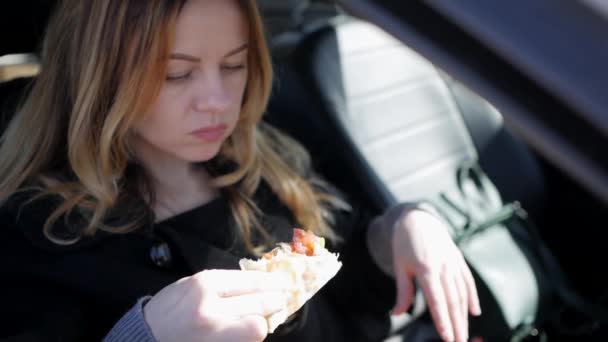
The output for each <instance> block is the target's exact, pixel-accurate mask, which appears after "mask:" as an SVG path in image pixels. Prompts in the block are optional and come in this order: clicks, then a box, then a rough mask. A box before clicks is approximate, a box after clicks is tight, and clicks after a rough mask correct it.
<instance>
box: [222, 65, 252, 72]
mask: <svg viewBox="0 0 608 342" xmlns="http://www.w3.org/2000/svg"><path fill="white" fill-rule="evenodd" d="M245 68H247V66H246V65H245V64H234V65H224V66H223V67H222V69H223V70H225V71H239V70H244V69H245Z"/></svg>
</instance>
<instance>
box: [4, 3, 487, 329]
mask: <svg viewBox="0 0 608 342" xmlns="http://www.w3.org/2000/svg"><path fill="white" fill-rule="evenodd" d="M269 60H270V59H269V56H268V50H267V47H266V43H265V41H264V37H263V28H262V24H261V19H260V17H259V14H258V12H257V9H256V5H255V1H253V0H247V1H246V0H242V1H237V0H182V1H177V0H174V1H168V0H166V1H148V0H90V1H80V0H64V1H63V2H62V3H61V4H60V6H59V8H58V9H57V12H56V14H55V16H54V18H53V19H52V20H51V23H50V25H49V28H48V30H47V36H46V39H45V43H44V47H43V58H42V68H41V73H40V74H39V75H38V76H37V78H36V80H35V82H34V83H33V85H32V89H31V91H30V93H29V95H28V97H27V99H26V100H25V101H24V103H23V106H22V108H21V109H20V110H19V112H18V113H17V115H16V116H15V118H14V119H13V120H12V121H11V123H10V125H9V127H8V129H7V131H6V132H5V134H4V136H3V140H2V145H1V147H0V201H1V203H2V210H1V211H0V215H1V216H0V224H1V226H2V230H1V233H0V234H1V238H2V241H3V242H4V247H5V248H3V249H2V252H1V253H2V254H1V256H2V258H1V259H0V260H2V261H1V262H0V265H1V267H2V272H3V277H2V278H3V282H2V289H3V291H2V293H3V294H2V296H3V297H2V299H3V301H2V302H3V304H4V305H3V309H2V311H3V316H5V317H2V318H3V328H2V330H3V331H2V336H19V337H21V338H24V339H28V338H29V339H30V340H36V339H43V340H53V339H55V340H62V341H67V340H91V339H100V338H103V337H104V336H105V339H106V340H108V341H118V340H125V341H154V340H158V341H200V340H203V341H216V340H217V341H234V340H238V341H260V340H263V339H265V338H267V339H268V340H277V341H279V340H289V341H294V340H295V341H309V340H335V341H341V340H378V339H380V338H382V337H383V334H385V333H386V328H387V324H388V321H387V318H388V312H389V309H390V308H391V306H393V313H401V312H404V311H405V310H407V308H408V306H409V305H410V301H411V298H412V296H413V292H414V285H413V280H414V278H416V279H417V281H418V282H419V284H420V286H421V287H422V289H423V291H424V293H425V296H426V298H427V301H428V303H429V307H430V309H431V313H432V315H433V318H434V321H435V324H436V326H437V327H438V329H439V332H440V333H441V335H442V337H443V338H444V339H445V340H465V339H466V338H467V336H466V334H467V321H466V320H467V317H468V312H471V313H472V314H479V313H480V311H479V304H478V300H477V295H476V292H475V285H474V282H473V280H472V277H471V275H470V272H469V270H468V268H467V266H466V264H465V263H464V261H463V258H462V255H461V254H460V253H459V252H458V250H457V248H456V247H455V246H454V245H453V243H452V242H451V240H450V238H449V235H448V234H447V230H446V229H445V227H444V226H443V225H442V224H441V223H440V221H439V220H438V219H436V218H435V217H434V216H433V215H431V214H430V213H428V212H427V211H424V210H418V209H417V207H416V206H412V205H407V206H406V205H404V206H400V207H396V208H393V209H392V210H390V211H389V212H387V213H386V214H385V215H383V216H381V217H378V218H377V219H376V220H374V221H373V224H372V225H373V226H374V227H373V229H368V226H369V220H365V219H364V218H363V217H360V216H361V215H357V213H359V211H358V210H351V211H348V210H346V207H347V206H346V205H344V203H343V201H342V200H341V199H340V197H339V196H338V194H337V193H336V192H335V191H333V190H332V188H331V187H330V186H329V185H326V184H324V183H323V182H322V181H320V180H319V179H318V178H316V177H315V175H314V173H312V172H311V170H310V167H309V161H308V156H307V155H306V153H305V152H304V151H303V150H302V149H301V148H300V147H299V146H298V145H297V144H296V143H295V142H294V141H292V140H291V139H289V138H288V137H286V136H284V135H283V134H281V133H280V132H278V131H277V130H275V129H273V128H272V127H270V126H268V125H266V124H263V123H262V122H261V121H260V118H261V116H262V113H263V112H264V110H265V106H266V103H267V100H268V97H269V93H270V88H271V82H272V71H271V65H270V61H269ZM293 226H302V227H306V228H307V229H309V230H312V231H313V232H315V233H316V234H319V235H323V236H325V237H327V238H329V239H330V241H332V244H331V246H330V249H332V250H336V251H339V252H340V253H341V260H342V262H343V264H344V267H343V268H342V270H341V271H340V272H339V274H338V275H337V276H336V277H335V278H334V279H333V280H332V281H330V283H329V284H328V285H327V286H326V287H325V288H324V289H323V290H322V291H321V293H319V294H318V295H317V296H315V297H314V298H313V299H312V300H310V301H309V302H308V304H307V305H306V306H305V307H304V308H303V309H302V310H300V311H299V312H298V313H297V314H296V315H294V317H292V318H291V320H290V321H289V322H287V323H285V324H284V325H282V326H281V327H280V329H278V330H277V331H276V332H275V333H273V334H272V335H268V331H267V328H266V323H265V320H264V316H265V315H268V314H270V313H273V312H276V311H279V310H282V309H284V308H285V301H286V299H285V296H284V294H283V293H284V290H286V287H287V286H288V284H287V281H286V279H285V275H283V274H261V273H257V272H245V271H239V270H235V269H238V263H237V262H238V259H239V258H241V257H255V256H256V255H259V253H260V251H262V250H265V249H268V248H270V247H271V246H272V245H273V244H274V243H276V242H277V241H285V240H289V239H290V232H291V228H292V227H293ZM381 269H382V270H383V271H384V272H382V271H381ZM363 275H364V276H363ZM387 275H394V278H393V277H389V276H387ZM393 279H395V280H393ZM395 293H396V296H395ZM395 303H396V304H395Z"/></svg>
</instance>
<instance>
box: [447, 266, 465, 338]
mask: <svg viewBox="0 0 608 342" xmlns="http://www.w3.org/2000/svg"><path fill="white" fill-rule="evenodd" d="M455 278H456V277H455V276H454V274H453V273H452V272H451V271H445V272H443V273H442V275H441V283H442V285H443V289H444V292H445V299H446V302H447V308H448V313H449V317H450V320H451V322H452V328H453V329H454V331H453V332H454V338H455V339H456V341H465V340H466V333H465V329H464V320H463V318H462V312H463V311H464V309H463V308H462V307H461V306H460V303H461V299H460V294H459V293H458V288H457V286H456V279H455Z"/></svg>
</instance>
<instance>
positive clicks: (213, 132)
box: [190, 125, 228, 142]
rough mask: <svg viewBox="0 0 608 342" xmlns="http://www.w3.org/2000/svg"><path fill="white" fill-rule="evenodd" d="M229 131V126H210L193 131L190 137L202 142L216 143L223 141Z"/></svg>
mask: <svg viewBox="0 0 608 342" xmlns="http://www.w3.org/2000/svg"><path fill="white" fill-rule="evenodd" d="M227 129H228V126H226V125H217V126H209V127H203V128H201V129H197V130H195V131H192V132H190V135H192V136H194V137H196V138H198V139H200V140H204V141H207V142H214V141H218V140H221V139H222V138H223V137H224V134H225V133H226V130H227Z"/></svg>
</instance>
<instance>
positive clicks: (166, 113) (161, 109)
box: [135, 95, 180, 141]
mask: <svg viewBox="0 0 608 342" xmlns="http://www.w3.org/2000/svg"><path fill="white" fill-rule="evenodd" d="M175 98H176V97H173V99H175ZM170 99H171V97H169V96H162V95H161V97H159V99H158V100H157V101H156V103H155V104H154V105H153V106H152V107H151V108H150V111H149V112H148V113H147V115H146V116H145V117H144V118H143V119H142V121H140V122H139V123H138V124H136V125H135V130H136V131H137V133H138V134H139V135H142V136H144V137H145V138H147V139H148V140H156V141H166V140H169V139H170V138H171V136H172V135H173V134H174V133H175V132H177V131H179V127H178V124H179V120H177V117H176V116H177V115H178V113H180V103H179V101H175V100H173V101H171V100H170Z"/></svg>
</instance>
